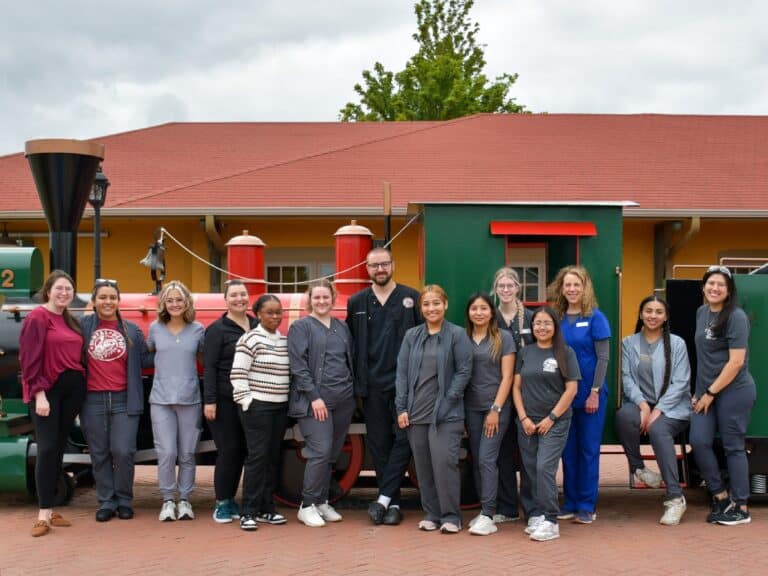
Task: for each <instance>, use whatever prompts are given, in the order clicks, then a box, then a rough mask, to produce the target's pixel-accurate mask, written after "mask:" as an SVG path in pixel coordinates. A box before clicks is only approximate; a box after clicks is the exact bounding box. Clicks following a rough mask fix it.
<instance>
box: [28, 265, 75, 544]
mask: <svg viewBox="0 0 768 576" xmlns="http://www.w3.org/2000/svg"><path fill="white" fill-rule="evenodd" d="M41 294H42V300H43V305H42V306H40V307H38V308H35V309H34V310H32V312H30V313H29V314H28V315H27V317H26V318H25V319H24V323H23V324H22V326H21V336H20V338H19V362H20V364H21V383H22V392H23V395H24V402H27V403H29V404H30V410H29V411H30V415H31V418H32V424H33V426H34V428H35V441H36V442H37V458H36V460H35V484H36V486H37V499H38V502H39V506H40V511H39V512H38V515H37V522H36V523H35V525H34V526H33V527H32V536H43V535H44V534H47V533H48V532H49V531H50V529H51V526H69V525H70V523H69V521H68V520H66V519H65V518H64V517H63V516H61V514H58V513H56V512H54V511H53V504H54V500H55V498H56V485H57V483H58V478H59V475H60V474H61V472H62V459H63V457H64V449H65V448H66V446H67V440H68V438H69V433H70V431H71V430H72V424H73V422H74V419H75V416H76V415H77V413H78V412H79V411H80V407H81V406H82V404H83V398H84V397H85V379H84V370H83V365H82V361H81V352H82V348H83V336H82V332H81V330H80V326H79V324H78V322H77V320H75V319H74V318H73V317H72V315H71V314H70V313H69V310H68V309H67V307H68V306H69V305H70V304H71V302H72V300H73V298H74V297H75V283H74V282H73V281H72V278H71V277H70V276H69V275H68V274H67V273H66V272H62V271H61V270H54V271H53V272H51V275H50V276H48V279H47V280H46V281H45V284H44V285H43V289H42V291H41Z"/></svg>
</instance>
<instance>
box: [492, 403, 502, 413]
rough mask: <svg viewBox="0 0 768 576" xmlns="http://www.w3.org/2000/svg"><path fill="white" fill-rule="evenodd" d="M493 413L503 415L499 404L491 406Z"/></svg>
mask: <svg viewBox="0 0 768 576" xmlns="http://www.w3.org/2000/svg"><path fill="white" fill-rule="evenodd" d="M491 412H496V414H501V406H499V405H498V404H491Z"/></svg>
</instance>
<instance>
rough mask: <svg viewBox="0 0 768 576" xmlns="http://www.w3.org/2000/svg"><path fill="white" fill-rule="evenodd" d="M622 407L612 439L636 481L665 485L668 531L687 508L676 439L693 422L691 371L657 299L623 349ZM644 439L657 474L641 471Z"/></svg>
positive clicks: (644, 309)
mask: <svg viewBox="0 0 768 576" xmlns="http://www.w3.org/2000/svg"><path fill="white" fill-rule="evenodd" d="M621 357H622V363H621V371H622V405H621V408H620V409H619V411H618V412H617V413H616V435H617V436H618V438H619V441H620V442H621V443H622V445H623V446H624V452H625V453H626V455H627V460H628V461H629V469H630V472H631V473H632V474H634V476H635V478H636V479H637V480H638V481H640V482H642V483H644V484H646V485H648V486H651V487H652V488H658V487H659V486H661V481H662V479H663V480H664V484H665V485H666V495H665V498H664V515H663V516H662V517H661V519H660V520H659V522H660V523H661V524H665V525H667V526H674V525H677V524H679V523H680V519H681V518H682V516H683V514H684V513H685V509H686V503H685V497H684V496H683V491H682V489H681V488H680V479H679V477H678V469H677V458H676V455H675V436H677V435H678V434H680V433H681V432H682V431H683V430H685V429H686V428H687V427H688V421H689V420H690V417H691V391H690V384H689V382H690V376H691V368H690V365H689V363H688V352H687V351H686V347H685V342H684V341H683V339H682V338H680V337H679V336H676V335H674V334H670V332H669V306H668V304H667V303H666V302H665V301H664V300H662V299H661V298H659V297H658V296H655V295H654V296H648V297H646V298H644V299H643V301H642V302H640V310H639V312H638V319H637V325H636V326H635V333H634V334H633V335H632V336H627V337H626V338H624V340H623V341H622V343H621ZM645 435H647V436H648V438H649V439H650V441H651V445H652V446H653V452H654V454H655V455H656V462H657V463H658V465H659V470H661V474H659V473H657V472H654V471H652V470H650V469H649V468H647V467H646V466H645V463H644V462H643V459H642V457H641V455H640V437H641V436H645Z"/></svg>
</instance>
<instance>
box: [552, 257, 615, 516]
mask: <svg viewBox="0 0 768 576" xmlns="http://www.w3.org/2000/svg"><path fill="white" fill-rule="evenodd" d="M548 293H549V294H548V295H549V300H550V302H552V308H553V309H554V310H555V312H556V313H557V318H558V320H559V322H560V329H561V331H562V334H563V339H564V340H565V343H566V344H568V346H570V347H571V348H573V351H574V352H575V353H576V358H577V360H578V361H579V370H580V372H581V380H580V381H579V388H578V392H577V393H576V398H575V399H574V401H573V417H572V419H571V429H570V431H569V433H568V442H567V443H566V445H565V450H564V451H563V493H564V496H565V498H564V499H565V502H564V504H563V508H562V510H561V511H560V514H559V516H558V518H559V519H560V520H567V519H571V518H573V521H574V522H576V523H577V524H591V523H592V522H594V520H595V518H597V514H596V512H595V510H596V508H597V495H598V485H599V482H600V444H601V442H602V439H603V428H604V426H605V414H606V409H607V403H608V387H607V386H606V384H605V376H606V374H607V372H608V358H609V353H610V337H611V328H610V326H609V325H608V319H607V318H606V317H605V314H603V313H602V312H601V311H600V310H598V308H597V298H596V297H595V290H594V287H593V285H592V279H591V278H590V276H589V273H588V272H587V270H586V269H585V268H583V267H582V266H567V267H565V268H563V269H561V270H560V272H558V274H557V276H556V278H555V280H554V282H552V284H550V285H549V287H548Z"/></svg>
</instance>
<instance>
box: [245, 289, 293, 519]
mask: <svg viewBox="0 0 768 576" xmlns="http://www.w3.org/2000/svg"><path fill="white" fill-rule="evenodd" d="M253 313H254V314H255V315H256V318H258V326H256V327H255V328H254V329H253V330H251V331H250V332H248V333H247V334H244V335H243V336H242V337H241V338H240V339H239V340H238V341H237V348H236V349H235V358H234V361H233V363H232V375H231V378H232V389H233V393H232V396H233V398H234V401H235V402H237V403H238V404H239V405H240V408H241V409H240V410H238V412H239V417H240V420H241V422H242V426H243V430H244V431H245V440H246V443H247V447H248V456H247V457H246V459H245V475H244V476H243V510H242V511H243V513H242V516H240V528H242V529H243V530H256V529H257V528H258V523H259V522H263V523H265V524H285V522H286V519H285V516H283V515H282V514H280V513H278V512H277V510H276V509H275V502H274V500H273V498H272V493H273V492H274V490H275V484H276V482H277V475H278V467H279V466H280V455H281V452H282V441H283V436H284V435H285V428H286V426H287V424H288V391H289V388H290V381H291V369H290V362H289V359H288V341H287V339H286V337H285V336H283V335H282V334H281V333H280V330H279V329H278V328H279V327H280V323H281V322H282V321H283V307H282V305H281V304H280V299H279V298H278V297H277V296H275V295H274V294H263V295H261V296H259V298H258V300H256V302H255V303H254V304H253Z"/></svg>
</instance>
